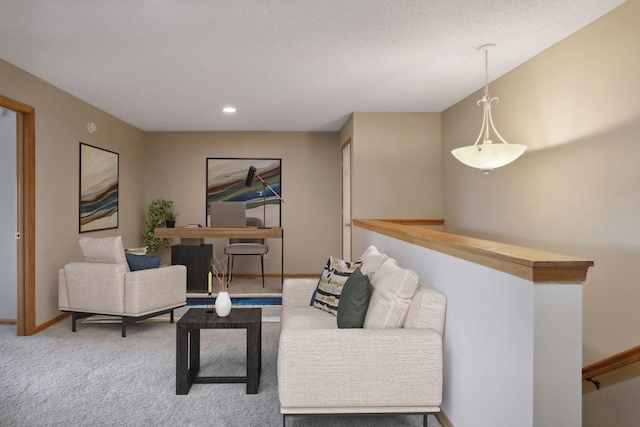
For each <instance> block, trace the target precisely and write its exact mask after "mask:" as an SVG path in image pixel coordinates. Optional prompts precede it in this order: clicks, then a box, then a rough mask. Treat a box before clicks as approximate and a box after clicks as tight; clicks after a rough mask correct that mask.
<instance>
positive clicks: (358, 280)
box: [338, 269, 371, 328]
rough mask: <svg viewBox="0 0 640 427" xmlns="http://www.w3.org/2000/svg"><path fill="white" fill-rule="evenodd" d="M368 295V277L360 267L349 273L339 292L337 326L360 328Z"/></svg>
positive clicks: (367, 304) (367, 303)
mask: <svg viewBox="0 0 640 427" xmlns="http://www.w3.org/2000/svg"><path fill="white" fill-rule="evenodd" d="M370 297H371V284H370V283H369V277H368V276H367V275H366V274H363V273H362V271H360V269H358V270H356V271H354V272H353V273H351V275H350V276H349V278H348V279H347V281H346V282H345V284H344V286H343V288H342V293H341V294H340V304H338V328H362V325H363V324H364V317H365V315H366V314H367V308H369V298H370Z"/></svg>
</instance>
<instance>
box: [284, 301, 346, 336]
mask: <svg viewBox="0 0 640 427" xmlns="http://www.w3.org/2000/svg"><path fill="white" fill-rule="evenodd" d="M280 329H281V330H282V331H284V330H285V329H338V321H337V318H336V316H334V315H333V314H331V313H329V312H326V311H323V310H318V309H317V308H315V307H312V306H310V305H307V306H304V307H291V308H287V309H283V310H282V315H281V318H280Z"/></svg>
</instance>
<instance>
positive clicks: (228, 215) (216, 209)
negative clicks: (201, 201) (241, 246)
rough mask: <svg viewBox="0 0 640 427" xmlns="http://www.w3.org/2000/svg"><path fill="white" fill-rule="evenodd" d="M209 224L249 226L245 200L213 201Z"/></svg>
mask: <svg viewBox="0 0 640 427" xmlns="http://www.w3.org/2000/svg"><path fill="white" fill-rule="evenodd" d="M209 218H210V220H209V226H210V227H214V228H241V227H246V226H247V205H246V203H245V202H211V203H210V204H209Z"/></svg>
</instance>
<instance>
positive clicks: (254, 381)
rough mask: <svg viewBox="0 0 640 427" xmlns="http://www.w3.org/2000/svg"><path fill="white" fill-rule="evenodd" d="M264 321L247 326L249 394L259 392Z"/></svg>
mask: <svg viewBox="0 0 640 427" xmlns="http://www.w3.org/2000/svg"><path fill="white" fill-rule="evenodd" d="M261 329H262V322H259V323H257V324H256V323H254V324H251V325H249V326H248V327H247V394H257V393H258V388H259V386H260V372H261V370H262V369H261V368H262V367H261V364H262V331H261Z"/></svg>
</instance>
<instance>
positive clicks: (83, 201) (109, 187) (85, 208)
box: [79, 142, 120, 233]
mask: <svg viewBox="0 0 640 427" xmlns="http://www.w3.org/2000/svg"><path fill="white" fill-rule="evenodd" d="M119 161H120V159H119V155H118V153H114V152H113V151H109V150H105V149H102V148H98V147H94V146H92V145H88V144H85V143H82V142H81V143H80V218H79V224H80V225H79V228H80V233H85V232H87V231H96V230H105V229H109V228H118V184H119V182H118V181H119Z"/></svg>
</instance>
